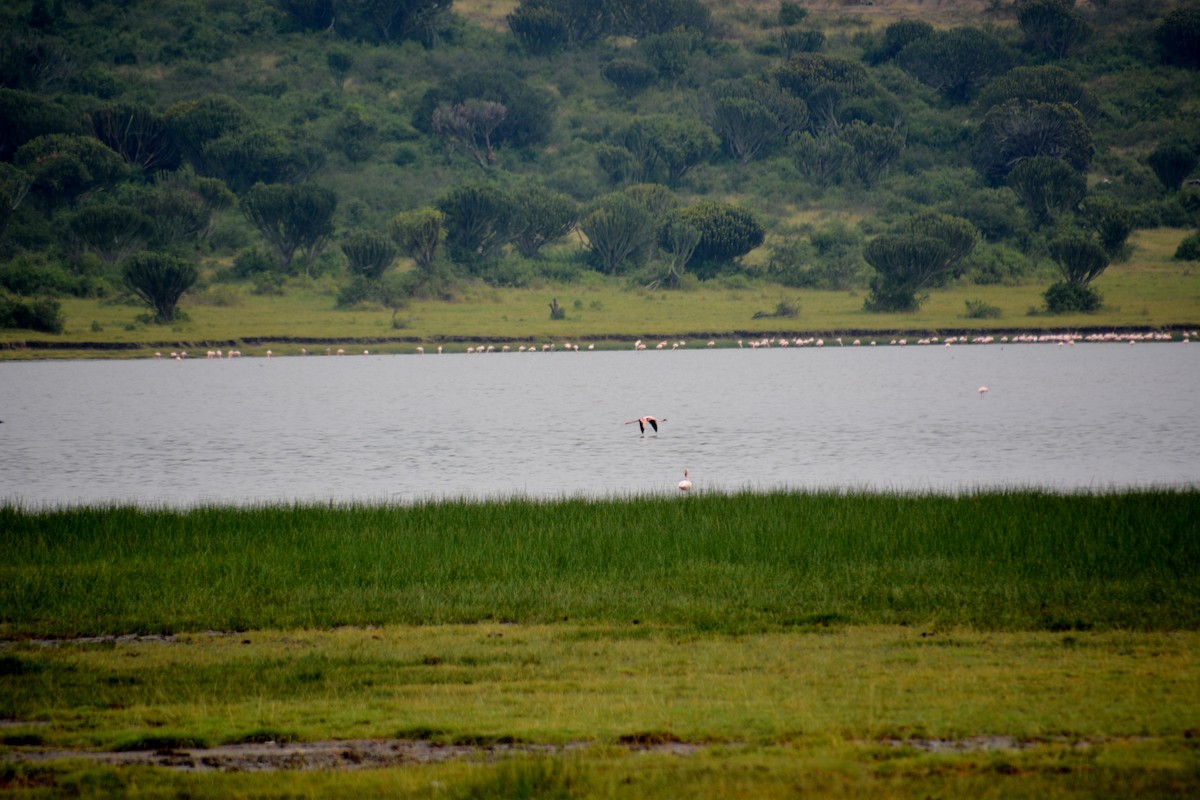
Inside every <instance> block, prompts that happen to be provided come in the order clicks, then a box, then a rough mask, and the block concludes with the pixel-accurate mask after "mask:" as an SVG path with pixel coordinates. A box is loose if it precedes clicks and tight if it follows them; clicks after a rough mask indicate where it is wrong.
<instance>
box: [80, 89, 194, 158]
mask: <svg viewBox="0 0 1200 800" xmlns="http://www.w3.org/2000/svg"><path fill="white" fill-rule="evenodd" d="M91 120H92V131H93V132H94V133H95V135H96V138H97V139H99V140H100V141H101V142H103V143H104V144H106V145H108V146H109V147H111V148H112V149H113V150H115V151H117V152H118V153H120V154H121V157H122V158H124V159H125V162H126V163H127V164H129V165H131V166H133V167H135V168H137V169H140V170H142V171H143V172H156V171H159V170H174V169H178V168H179V164H180V160H181V158H182V157H181V155H180V151H179V146H178V145H177V144H176V142H175V136H174V134H173V133H172V132H171V130H170V128H169V127H168V126H167V122H166V120H164V119H163V116H162V115H161V114H159V113H158V112H156V111H154V109H152V108H149V107H148V106H144V105H141V104H138V103H122V104H117V105H109V106H105V107H104V108H101V109H99V110H97V111H94V112H92V114H91Z"/></svg>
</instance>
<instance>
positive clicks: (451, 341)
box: [0, 229, 1200, 360]
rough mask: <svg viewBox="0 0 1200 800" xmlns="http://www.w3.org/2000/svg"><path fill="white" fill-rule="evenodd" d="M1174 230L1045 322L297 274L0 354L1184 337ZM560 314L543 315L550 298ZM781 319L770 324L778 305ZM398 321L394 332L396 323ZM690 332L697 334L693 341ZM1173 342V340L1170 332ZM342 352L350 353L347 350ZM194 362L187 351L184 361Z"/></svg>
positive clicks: (787, 296) (88, 318)
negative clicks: (453, 287) (169, 320)
mask: <svg viewBox="0 0 1200 800" xmlns="http://www.w3.org/2000/svg"><path fill="white" fill-rule="evenodd" d="M1182 234H1183V232H1182V231H1179V230H1175V229H1156V230H1153V231H1139V232H1138V233H1137V234H1135V236H1134V238H1133V241H1134V242H1135V246H1136V251H1135V252H1136V256H1135V257H1134V258H1132V259H1131V260H1130V261H1129V262H1127V263H1123V264H1116V265H1113V266H1112V267H1110V268H1109V269H1108V270H1107V271H1106V272H1105V273H1104V275H1102V276H1101V277H1100V278H1098V279H1097V280H1096V282H1095V288H1096V289H1097V290H1098V291H1099V292H1100V293H1101V294H1102V295H1103V296H1104V306H1103V307H1102V308H1101V309H1100V310H1099V311H1097V312H1095V313H1090V314H1085V313H1074V314H1057V315H1052V314H1046V313H1045V312H1044V310H1043V306H1044V303H1043V298H1042V293H1043V292H1044V291H1045V290H1046V286H1047V285H1048V284H1047V283H1045V282H1041V281H1031V282H1027V283H1022V284H1019V285H1016V286H1006V285H999V284H996V285H988V286H980V285H974V284H970V283H966V282H962V283H955V284H952V285H950V286H948V287H945V288H940V289H934V290H932V291H930V293H929V299H928V300H927V301H926V302H925V303H924V304H923V305H922V307H921V308H920V309H919V310H918V311H915V312H913V313H906V314H874V313H868V312H866V311H864V310H863V296H862V295H863V291H862V290H861V289H859V290H851V291H844V292H835V291H818V290H814V289H795V288H789V287H784V286H779V285H776V284H772V283H769V282H765V281H760V280H756V281H748V282H746V283H745V285H743V286H740V287H737V288H730V287H728V286H724V285H713V284H717V283H718V282H708V283H704V284H697V285H694V286H692V288H690V289H687V290H677V291H663V290H659V291H650V290H647V289H644V288H641V287H633V286H630V285H628V284H627V283H625V282H622V281H617V280H613V279H604V278H601V277H600V276H599V275H590V276H587V277H586V279H582V280H580V281H577V282H574V283H568V284H552V283H547V284H545V285H542V286H540V287H539V288H523V289H512V288H493V287H488V286H484V285H481V284H478V285H471V286H468V287H466V288H464V290H463V291H462V292H461V294H460V295H459V296H457V297H456V299H455V300H454V301H453V302H443V301H440V300H414V301H413V302H412V303H410V304H409V305H408V306H407V307H405V308H404V309H401V310H400V311H399V312H398V313H397V315H396V317H395V320H394V321H395V326H394V325H393V316H392V312H391V311H390V310H388V309H385V308H383V307H380V306H370V305H368V306H363V307H356V308H354V309H338V308H337V307H336V305H335V302H334V299H335V295H336V292H337V289H336V285H335V284H334V283H332V282H329V281H320V280H319V281H306V280H303V279H296V281H295V282H294V285H292V286H291V287H290V288H289V290H288V292H287V294H285V295H282V296H271V295H266V296H264V295H256V294H254V293H253V292H252V291H251V290H250V287H249V286H248V285H242V284H225V285H221V286H218V287H215V288H210V289H208V290H204V291H198V292H195V293H193V294H192V295H189V296H188V297H187V298H185V299H184V301H183V303H182V305H181V308H182V309H183V310H184V312H185V315H186V319H182V320H179V321H177V322H176V323H174V324H172V325H157V324H149V323H146V322H144V321H139V320H138V317H139V315H142V314H143V312H144V309H143V308H141V307H140V306H137V305H126V304H121V303H113V302H111V301H105V300H97V299H80V298H64V299H63V300H62V301H61V302H62V307H63V311H64V314H65V317H66V320H67V324H66V328H65V329H64V331H63V332H62V333H61V334H57V335H50V334H39V333H34V332H31V331H16V330H0V360H5V359H14V358H50V357H55V358H63V357H68V358H79V357H88V358H95V357H144V356H147V355H151V354H153V353H154V352H155V350H160V351H161V350H171V349H184V350H193V351H195V350H198V349H200V348H208V347H213V348H216V347H220V348H222V349H224V348H229V347H237V348H239V349H241V350H242V351H243V352H244V353H245V354H246V355H248V356H249V355H262V354H265V353H266V351H267V350H268V349H271V350H273V351H274V352H275V353H276V354H298V353H299V352H300V348H301V347H302V346H307V347H308V348H309V350H310V351H313V352H321V351H319V350H316V351H314V349H313V348H314V343H321V344H325V343H329V344H333V345H334V346H336V344H337V343H339V342H342V343H355V344H359V345H361V346H362V347H367V348H369V349H370V350H371V352H400V353H412V352H414V351H415V348H416V346H417V345H418V344H424V345H430V344H437V343H444V344H445V345H446V347H447V349H448V350H449V351H452V352H453V351H455V350H457V351H459V352H461V351H463V350H465V349H466V348H467V347H468V346H469V345H473V344H478V343H494V344H496V345H500V344H503V343H512V344H513V345H514V346H515V345H517V344H518V343H543V342H561V341H564V340H566V341H573V342H578V341H587V342H594V343H595V345H596V346H597V347H609V346H612V347H622V348H624V347H628V346H629V345H630V344H631V343H632V342H633V341H634V340H635V339H638V338H644V339H659V338H671V339H672V340H677V339H680V338H683V339H688V340H691V342H690V344H691V345H692V346H702V345H703V342H704V341H707V340H708V339H710V338H712V339H715V340H716V342H717V344H718V346H736V345H735V342H736V340H737V339H738V338H750V337H752V336H756V335H761V336H777V335H788V336H793V335H808V334H817V335H824V336H829V335H831V334H836V333H841V332H858V333H860V334H862V335H880V336H884V335H888V334H889V333H895V332H905V333H917V334H928V333H931V332H946V331H972V332H979V333H983V334H986V333H989V332H997V331H1016V330H1027V331H1078V330H1114V329H1126V330H1163V329H1166V330H1174V331H1184V330H1195V329H1196V328H1197V327H1198V326H1200V312H1198V310H1197V309H1200V302H1198V301H1200V272H1197V271H1195V270H1192V269H1189V268H1188V267H1186V266H1185V265H1181V264H1180V263H1179V262H1175V261H1174V260H1173V259H1172V258H1171V252H1172V250H1173V248H1174V246H1175V245H1174V241H1175V240H1176V239H1177V238H1178V237H1179V236H1181V235H1182ZM552 299H554V300H557V301H558V303H559V305H560V306H561V307H562V309H563V310H564V312H565V318H563V319H558V320H551V319H550V314H549V310H548V305H549V303H550V301H551V300H552ZM968 301H971V302H975V303H982V304H985V305H987V306H989V307H991V308H992V309H994V312H995V316H989V317H976V318H973V317H969V316H968V315H967V312H968V308H967V302H968ZM781 303H782V304H785V305H787V306H788V307H790V309H791V310H792V311H793V312H794V316H776V315H775V314H776V313H777V311H778V309H779V307H780V304H781ZM396 326H398V327H396ZM699 337H703V338H702V339H701V340H700V341H697V339H698V338H699ZM1177 338H1178V335H1177ZM360 351H361V350H359V351H350V352H360ZM193 354H195V353H193Z"/></svg>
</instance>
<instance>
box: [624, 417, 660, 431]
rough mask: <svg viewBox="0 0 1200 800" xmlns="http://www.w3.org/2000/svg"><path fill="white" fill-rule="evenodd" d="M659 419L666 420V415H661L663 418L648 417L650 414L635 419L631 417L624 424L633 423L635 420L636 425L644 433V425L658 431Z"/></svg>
mask: <svg viewBox="0 0 1200 800" xmlns="http://www.w3.org/2000/svg"><path fill="white" fill-rule="evenodd" d="M660 421H661V422H666V421H667V418H666V417H663V418H662V420H659V419H658V418H657V417H650V416H646V417H638V418H637V419H631V420H629V421H628V422H626V423H625V424H626V425H632V424H633V423H635V422H636V423H637V424H638V427H639V428H641V429H642V433H645V432H646V426H647V425H649V426H650V427H651V428H653V429H654V432H655V433H658V423H659V422H660Z"/></svg>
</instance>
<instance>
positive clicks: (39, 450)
mask: <svg viewBox="0 0 1200 800" xmlns="http://www.w3.org/2000/svg"><path fill="white" fill-rule="evenodd" d="M982 385H986V386H987V387H988V388H989V390H990V391H989V392H988V394H987V395H986V396H984V397H980V395H979V394H978V392H977V389H978V388H979V387H980V386H982ZM1198 390H1200V345H1198V344H1191V345H1188V344H1182V343H1159V344H1142V345H1137V346H1130V345H1117V344H1078V345H1075V346H1073V347H1058V346H1055V345H1048V344H1036V345H1034V344H1030V345H1024V344H1023V345H1015V344H1009V345H999V344H993V345H969V346H956V347H938V346H926V347H918V346H909V347H903V348H902V347H876V348H869V347H843V348H838V347H826V348H824V349H815V348H805V349H796V348H789V349H779V348H773V349H760V350H749V349H746V350H737V349H716V350H699V349H691V350H680V351H677V352H658V351H644V352H632V351H620V352H592V353H585V352H579V353H567V352H554V353H542V352H538V353H535V354H528V353H507V354H501V353H492V354H484V355H467V354H453V355H452V354H446V355H440V356H439V355H432V354H431V355H425V356H415V355H397V356H353V357H351V356H345V357H337V356H334V357H327V356H309V357H291V358H279V357H276V358H272V359H263V358H242V359H238V360H232V361H229V360H226V361H209V360H206V359H195V360H188V361H183V362H175V361H170V360H166V359H164V360H144V361H82V362H81V361H62V362H8V363H0V419H3V420H4V424H3V425H0V502H5V503H20V504H24V505H26V506H42V505H66V504H79V503H97V502H98V503H115V502H120V503H125V502H131V503H140V504H152V505H159V504H164V505H183V506H188V505H193V504H197V503H262V502H293V501H302V502H310V501H328V500H333V501H337V502H351V501H367V502H410V501H414V500H424V499H435V498H441V497H448V496H451V497H457V496H469V497H509V496H513V495H527V496H532V497H538V498H556V497H560V496H563V495H589V496H590V495H596V496H609V495H626V494H632V493H655V492H672V491H674V488H673V487H674V485H675V483H676V482H677V481H678V480H679V479H680V478H682V477H683V469H684V467H687V468H688V469H689V470H690V471H691V477H692V479H693V481H694V482H695V486H696V491H735V490H741V489H753V490H768V489H774V488H794V489H828V488H839V489H849V490H856V489H866V490H876V491H930V490H931V491H938V492H955V491H962V490H969V489H974V488H987V487H1030V486H1031V487H1040V488H1048V489H1055V490H1068V491H1075V490H1106V489H1113V488H1121V487H1133V486H1151V485H1154V486H1193V487H1195V486H1200V413H1197V407H1196V403H1197V397H1198V396H1200V391H1198ZM643 414H652V415H655V416H658V417H660V418H662V417H665V418H666V420H667V421H666V422H665V423H663V424H662V426H661V429H660V431H659V433H658V434H657V435H651V434H649V433H647V435H645V436H642V435H640V434H639V432H638V427H637V425H636V424H635V425H625V424H624V422H625V421H626V420H631V419H634V418H636V417H638V416H641V415H643Z"/></svg>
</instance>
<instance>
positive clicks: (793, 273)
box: [767, 221, 867, 291]
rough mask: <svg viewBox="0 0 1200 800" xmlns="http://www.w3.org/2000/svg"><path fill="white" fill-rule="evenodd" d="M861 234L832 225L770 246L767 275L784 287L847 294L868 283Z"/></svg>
mask: <svg viewBox="0 0 1200 800" xmlns="http://www.w3.org/2000/svg"><path fill="white" fill-rule="evenodd" d="M862 242H863V237H862V234H861V233H859V232H858V231H857V230H854V229H852V228H849V227H847V226H846V225H845V224H844V223H842V222H840V221H839V222H832V223H829V224H827V225H824V226H822V227H821V228H817V229H815V230H812V231H809V232H808V233H807V234H806V235H804V236H786V237H784V238H783V239H782V241H776V242H774V243H772V244H769V245H768V248H769V250H770V254H771V255H770V260H769V261H768V262H767V273H768V274H769V275H770V276H771V278H772V279H774V280H776V281H778V282H779V283H781V284H783V285H784V286H794V287H797V288H807V289H825V290H833V291H846V290H849V289H853V288H855V287H858V286H863V285H865V284H866V277H865V275H864V273H865V271H866V268H867V267H866V264H865V263H864V262H863V259H862Z"/></svg>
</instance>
